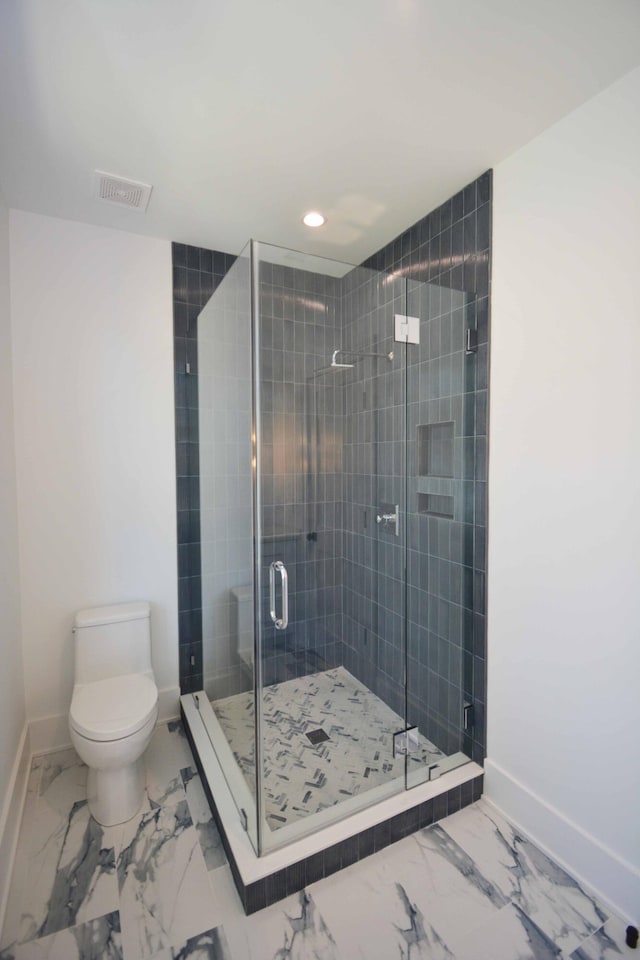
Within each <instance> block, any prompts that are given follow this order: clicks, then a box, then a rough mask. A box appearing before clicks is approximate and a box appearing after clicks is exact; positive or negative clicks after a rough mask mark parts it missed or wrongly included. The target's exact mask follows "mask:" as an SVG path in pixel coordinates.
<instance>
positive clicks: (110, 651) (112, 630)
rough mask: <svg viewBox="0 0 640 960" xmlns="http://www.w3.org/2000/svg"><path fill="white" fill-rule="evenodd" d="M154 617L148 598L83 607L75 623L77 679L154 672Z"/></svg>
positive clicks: (88, 681)
mask: <svg viewBox="0 0 640 960" xmlns="http://www.w3.org/2000/svg"><path fill="white" fill-rule="evenodd" d="M150 617H151V608H150V606H149V604H148V603H146V602H140V603H117V604H114V605H113V606H109V607H93V608H92V609H90V610H79V611H78V613H76V616H75V620H74V627H73V632H74V635H75V670H74V676H75V682H76V683H94V682H95V681H96V680H107V679H108V678H109V677H119V676H122V675H123V674H127V673H152V667H151V619H150Z"/></svg>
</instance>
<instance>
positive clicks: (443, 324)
mask: <svg viewBox="0 0 640 960" xmlns="http://www.w3.org/2000/svg"><path fill="white" fill-rule="evenodd" d="M470 299H471V298H470V296H469V294H466V293H464V292H462V291H459V290H453V289H449V288H447V287H442V286H438V285H436V284H426V283H424V284H419V283H414V282H409V284H408V292H407V300H408V312H409V313H410V314H412V315H414V316H417V317H419V318H420V344H419V345H418V346H415V345H411V346H408V348H407V349H408V354H409V357H408V381H407V386H408V389H407V398H408V406H407V415H408V443H407V489H408V498H407V527H408V556H407V595H408V611H407V612H408V617H407V633H408V636H407V647H406V653H407V659H406V677H407V690H406V693H407V723H408V725H409V727H413V726H417V727H418V728H419V730H420V732H421V733H422V734H423V735H424V737H425V738H426V740H427V741H428V743H429V744H430V749H429V751H428V752H427V753H424V754H422V755H420V754H419V753H416V754H412V755H411V759H410V762H409V763H408V765H407V784H408V786H415V785H416V784H418V783H421V782H424V781H425V780H428V779H430V778H433V777H434V776H438V775H439V774H440V773H444V772H446V771H447V770H450V769H453V768H454V767H456V766H459V765H460V764H462V763H466V762H467V761H468V760H469V759H470V753H471V751H470V738H469V736H468V734H469V724H470V723H472V721H473V710H472V708H471V709H469V708H468V709H467V710H465V703H466V702H469V703H470V701H471V696H470V694H468V695H467V696H468V700H467V698H466V697H465V689H467V687H468V688H469V689H470V683H469V684H465V680H464V671H465V669H466V668H468V667H469V652H470V651H471V652H472V632H473V550H474V523H473V521H474V516H473V511H474V463H475V456H474V454H475V448H474V420H475V414H474V411H475V394H474V386H475V381H474V371H475V355H474V354H473V353H472V352H467V345H468V344H467V329H468V328H469V326H470V317H471V316H472V315H473V311H471V310H470V309H469V301H470Z"/></svg>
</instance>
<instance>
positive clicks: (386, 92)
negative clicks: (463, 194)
mask: <svg viewBox="0 0 640 960" xmlns="http://www.w3.org/2000/svg"><path fill="white" fill-rule="evenodd" d="M638 63H640V2H638V0H0V185H1V186H2V189H3V192H4V194H5V196H6V199H7V201H8V203H9V205H10V206H12V207H18V208H22V209H25V210H33V211H37V212H39V213H44V214H51V215H54V216H59V217H67V218H70V219H73V220H82V221H86V222H89V223H96V224H103V225H106V226H112V227H118V228H121V229H123V230H130V231H133V232H136V233H147V234H152V235H154V236H160V237H167V238H170V239H173V240H179V241H183V242H186V243H193V244H197V245H203V246H207V247H211V248H215V249H219V250H226V251H230V252H238V251H239V250H240V249H241V247H242V246H243V245H244V244H245V242H246V241H247V240H248V239H249V237H256V238H258V239H263V240H268V241H270V242H272V243H276V244H281V245H283V246H290V247H293V248H295V249H302V250H305V251H307V252H310V253H317V254H321V255H324V256H330V257H336V258H338V259H344V260H348V261H351V262H356V263H357V262H360V261H361V260H362V259H363V258H365V257H366V256H367V255H368V254H370V253H372V252H373V251H374V250H376V249H378V248H379V247H380V246H381V245H382V244H384V243H385V242H387V241H388V240H390V239H391V238H393V237H394V236H395V235H397V234H398V233H399V232H401V231H402V230H403V229H404V228H405V227H407V226H409V225H410V224H412V223H413V222H415V221H416V220H417V219H418V218H419V217H420V216H422V215H423V214H424V213H426V212H428V211H429V210H431V209H432V208H433V207H434V206H436V205H437V204H438V203H440V202H441V201H443V200H444V199H446V198H447V197H448V196H450V195H451V194H452V193H454V192H455V191H456V190H458V189H460V187H462V186H464V185H465V184H466V183H467V182H469V181H470V180H472V179H473V178H475V177H476V176H477V175H478V174H480V173H481V172H482V171H484V170H485V169H487V168H488V167H490V166H493V165H495V164H496V163H497V162H499V161H500V160H502V159H503V158H504V157H506V156H508V155H509V154H510V153H512V152H513V151H515V150H517V149H518V148H519V147H520V146H522V145H523V144H525V143H526V142H527V141H529V140H530V139H532V138H533V137H534V136H536V134H537V133H539V132H540V131H542V130H543V129H545V128H546V127H548V126H549V125H550V124H552V123H554V122H555V121H556V120H558V119H559V118H560V117H562V116H563V115H564V114H566V113H568V112H569V111H571V110H572V109H574V108H575V107H576V106H578V105H579V104H580V103H582V102H584V101H585V100H587V99H588V98H589V97H591V96H593V95H594V94H596V93H597V92H598V91H599V90H601V89H603V88H604V87H606V86H608V85H609V84H610V83H612V82H613V81H615V80H616V79H617V78H618V77H620V76H622V75H623V74H624V73H626V72H628V71H629V70H631V69H632V68H633V67H635V66H636V65H638ZM96 168H98V169H100V170H105V171H107V172H109V173H112V174H116V175H119V176H123V177H131V178H134V179H137V180H142V181H145V182H148V183H151V184H153V194H152V196H151V202H150V204H149V208H148V210H147V213H146V214H140V213H137V212H134V211H131V210H126V209H120V208H118V207H114V206H109V205H106V204H101V203H100V202H99V201H97V200H95V199H94V198H93V196H92V171H93V170H94V169H96ZM309 208H318V209H320V210H322V211H323V212H325V214H326V215H327V217H328V222H327V224H326V225H325V226H324V227H323V228H321V229H320V230H316V231H310V230H309V229H308V228H306V227H303V226H302V224H301V222H300V218H301V216H302V214H303V213H304V212H305V211H306V210H308V209H309Z"/></svg>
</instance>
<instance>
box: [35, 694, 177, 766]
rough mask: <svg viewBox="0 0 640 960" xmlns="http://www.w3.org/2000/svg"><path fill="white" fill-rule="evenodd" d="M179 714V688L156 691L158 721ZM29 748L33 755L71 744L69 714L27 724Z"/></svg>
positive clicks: (39, 718) (50, 751)
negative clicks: (29, 739)
mask: <svg viewBox="0 0 640 960" xmlns="http://www.w3.org/2000/svg"><path fill="white" fill-rule="evenodd" d="M179 716H180V688H179V687H167V688H165V689H164V690H159V691H158V722H159V723H165V722H166V721H167V720H175V719H176V718H177V717H179ZM29 733H30V736H31V750H32V753H33V755H34V756H39V755H40V754H44V753H53V752H54V751H56V750H65V749H66V748H67V747H70V746H71V738H70V736H69V716H68V714H66V713H60V714H56V715H54V716H52V717H38V718H37V719H36V720H32V721H31V723H30V724H29Z"/></svg>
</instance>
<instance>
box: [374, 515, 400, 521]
mask: <svg viewBox="0 0 640 960" xmlns="http://www.w3.org/2000/svg"><path fill="white" fill-rule="evenodd" d="M389 522H392V523H395V522H396V515H395V513H383V514H382V516H380V514H378V515H377V516H376V523H389Z"/></svg>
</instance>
